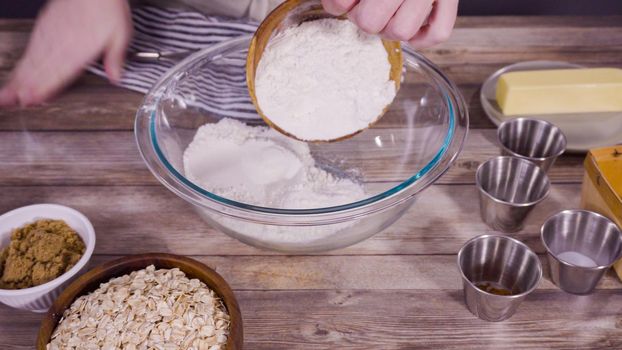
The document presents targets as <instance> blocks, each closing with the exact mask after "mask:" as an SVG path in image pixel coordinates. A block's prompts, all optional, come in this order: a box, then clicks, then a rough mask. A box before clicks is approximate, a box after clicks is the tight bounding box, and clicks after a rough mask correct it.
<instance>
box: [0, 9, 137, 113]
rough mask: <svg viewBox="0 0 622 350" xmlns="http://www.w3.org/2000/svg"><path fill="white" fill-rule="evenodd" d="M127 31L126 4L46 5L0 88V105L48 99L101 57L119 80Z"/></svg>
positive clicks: (128, 18)
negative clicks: (22, 54)
mask: <svg viewBox="0 0 622 350" xmlns="http://www.w3.org/2000/svg"><path fill="white" fill-rule="evenodd" d="M131 27H132V24H131V18H130V10H129V5H128V3H127V1H126V0H107V1H101V2H100V1H84V0H63V1H60V0H57V1H50V2H49V3H48V5H47V6H46V7H45V8H44V10H43V11H42V12H41V15H40V16H39V18H38V19H37V22H36V24H35V27H34V29H33V33H32V36H31V39H30V41H29V43H28V47H27V48H26V52H25V53H24V56H23V57H22V59H21V60H20V61H19V63H18V65H17V67H16V68H15V70H14V71H13V73H12V75H11V78H10V80H9V82H8V83H7V84H6V85H5V87H4V88H2V90H0V105H14V104H21V105H23V106H27V105H32V104H37V103H41V102H43V101H45V100H47V99H49V98H50V97H52V96H53V95H54V94H56V93H57V92H58V91H59V90H60V89H62V88H63V87H64V86H66V85H68V84H69V83H70V82H72V81H73V80H75V79H76V78H77V77H78V75H79V74H80V73H81V72H82V70H83V69H84V67H86V66H87V65H88V64H90V63H91V62H93V61H94V60H96V59H97V58H98V57H100V55H101V54H102V53H104V61H105V66H106V71H107V74H108V75H109V76H110V78H111V80H116V81H118V79H120V77H121V70H122V67H123V59H124V51H125V49H126V47H127V45H128V43H129V39H130V37H131Z"/></svg>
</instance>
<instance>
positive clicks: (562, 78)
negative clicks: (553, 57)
mask: <svg viewBox="0 0 622 350" xmlns="http://www.w3.org/2000/svg"><path fill="white" fill-rule="evenodd" d="M496 97H497V103H498V104H499V106H500V107H501V110H502V111H503V114H505V115H525V114H536V115H537V114H557V113H590V112H617V111H622V69H617V68H575V69H552V70H534V71H518V72H509V73H505V74H502V75H501V76H500V77H499V81H498V82H497V96H496Z"/></svg>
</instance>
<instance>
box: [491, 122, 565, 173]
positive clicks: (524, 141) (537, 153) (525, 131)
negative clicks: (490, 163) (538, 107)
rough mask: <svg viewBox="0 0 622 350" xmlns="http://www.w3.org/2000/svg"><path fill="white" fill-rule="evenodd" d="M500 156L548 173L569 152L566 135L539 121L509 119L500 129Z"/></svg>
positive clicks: (498, 137) (498, 136) (555, 127)
mask: <svg viewBox="0 0 622 350" xmlns="http://www.w3.org/2000/svg"><path fill="white" fill-rule="evenodd" d="M497 140H498V141H499V144H500V146H501V154H502V155H506V156H512V157H517V158H521V159H527V160H529V161H532V162H534V163H535V164H537V165H538V166H539V167H540V168H542V170H544V171H548V170H549V168H550V167H551V166H552V165H553V163H555V160H556V159H557V157H559V156H560V155H562V154H563V153H564V151H565V150H566V136H565V135H564V133H563V132H562V131H561V129H560V128H558V127H557V126H555V125H553V124H551V123H549V122H547V121H544V120H539V119H529V118H516V119H510V120H507V121H505V122H503V123H501V125H499V129H498V130H497Z"/></svg>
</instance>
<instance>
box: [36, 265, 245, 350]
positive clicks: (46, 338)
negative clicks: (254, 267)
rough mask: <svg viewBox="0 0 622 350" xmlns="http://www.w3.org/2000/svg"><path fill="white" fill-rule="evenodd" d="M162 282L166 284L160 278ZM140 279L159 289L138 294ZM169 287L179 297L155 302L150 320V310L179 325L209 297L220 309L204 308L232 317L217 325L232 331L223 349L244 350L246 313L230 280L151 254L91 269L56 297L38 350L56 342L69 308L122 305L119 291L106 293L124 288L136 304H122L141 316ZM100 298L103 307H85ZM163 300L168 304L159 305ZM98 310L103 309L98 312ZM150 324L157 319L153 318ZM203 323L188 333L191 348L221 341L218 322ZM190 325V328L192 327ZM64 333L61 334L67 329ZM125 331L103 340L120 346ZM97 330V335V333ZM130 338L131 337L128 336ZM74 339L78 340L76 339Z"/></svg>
mask: <svg viewBox="0 0 622 350" xmlns="http://www.w3.org/2000/svg"><path fill="white" fill-rule="evenodd" d="M151 266H153V267H151ZM175 268H177V269H179V270H180V271H181V272H177V271H175V270H172V271H163V270H162V269H166V270H171V269H175ZM132 272H135V273H134V274H132V275H130V274H131V273H132ZM182 273H183V274H182ZM126 275H130V276H129V277H128V276H126ZM184 275H185V276H184ZM121 276H124V277H123V278H117V277H121ZM132 276H133V277H132ZM154 276H155V277H154ZM139 277H140V278H139ZM186 277H187V278H186ZM160 278H161V279H162V280H160ZM176 278H178V279H176ZM112 279H115V281H116V282H111V280H112ZM139 279H140V281H138V282H140V283H142V284H144V282H143V280H144V281H146V282H147V284H148V285H149V284H150V283H151V284H152V285H153V286H156V287H154V288H153V289H152V290H150V291H149V293H147V292H145V295H144V296H142V295H141V291H140V290H139V291H138V292H136V290H134V291H132V289H133V288H134V289H136V285H134V283H137V280H139ZM194 279H197V280H199V281H200V282H203V283H204V284H205V286H207V288H209V290H211V291H213V293H211V292H210V291H209V290H208V289H207V288H204V287H205V286H203V285H202V284H200V283H199V282H197V281H195V280H194ZM154 280H155V281H154ZM151 281H153V282H151ZM108 282H110V283H108ZM123 283H128V286H129V288H128V287H126V285H124V284H123ZM129 283H132V284H131V285H129ZM102 284H105V286H106V287H102ZM100 287H101V288H100ZM160 287H162V288H160ZM102 288H104V289H102ZM145 288H146V287H145ZM166 288H169V289H170V290H172V292H173V293H176V294H173V295H172V296H171V295H165V297H166V296H168V297H169V299H162V300H163V301H160V302H158V301H157V300H156V301H155V304H156V305H158V307H157V310H153V311H152V312H153V313H154V314H153V315H151V316H149V314H148V311H145V312H147V317H156V319H157V317H161V318H160V320H161V321H159V323H164V321H165V320H169V321H171V320H172V321H173V323H174V321H175V319H174V318H175V317H176V316H175V315H176V310H177V309H183V310H182V311H183V312H187V311H186V310H188V309H189V307H188V306H187V305H189V304H188V303H194V304H192V305H191V307H192V308H195V307H198V306H197V305H198V304H200V303H207V301H205V299H204V298H207V299H208V300H210V301H211V302H212V303H215V306H214V307H213V308H210V306H209V305H206V304H205V305H206V306H205V307H207V310H210V311H213V310H216V311H213V312H214V315H219V314H218V313H216V312H217V311H221V314H220V315H222V314H223V313H224V314H225V315H228V318H226V320H225V321H223V320H222V319H221V320H217V321H214V322H215V324H216V328H217V327H224V326H222V324H223V323H219V322H221V321H222V322H225V323H228V331H227V334H226V343H224V348H225V349H230V350H232V349H241V348H242V344H243V327H242V315H241V313H240V308H239V306H238V303H237V300H236V299H235V296H234V294H233V291H232V290H231V287H229V285H228V284H227V282H225V280H224V279H223V278H222V277H221V276H220V275H219V274H218V273H216V272H215V271H214V270H212V269H211V268H209V267H207V266H206V265H204V264H202V263H200V262H198V261H196V260H194V259H190V258H187V257H183V256H177V255H171V254H163V253H151V254H140V255H132V256H127V257H124V258H120V259H117V260H113V261H110V262H106V263H104V264H101V265H99V266H97V267H95V268H93V269H92V270H90V271H88V272H87V273H86V274H84V275H82V276H81V277H79V278H78V279H76V280H75V281H74V282H73V283H71V284H70V285H69V286H68V287H67V288H66V289H65V290H64V291H63V292H62V294H61V295H60V296H59V297H58V298H57V299H56V301H55V302H54V304H53V305H52V306H51V307H50V309H49V311H48V313H47V314H46V315H45V317H44V319H43V321H42V323H41V328H40V329H39V335H38V337H37V349H39V350H44V349H47V346H48V344H49V343H50V341H51V340H52V337H53V335H54V333H55V330H56V328H57V327H60V326H59V323H60V321H61V319H63V315H64V314H65V312H66V311H67V310H69V311H68V314H70V315H71V310H74V309H76V308H78V309H79V310H80V311H81V312H84V313H87V312H89V307H90V306H89V305H91V304H92V305H93V306H92V309H95V308H101V307H103V306H101V305H104V303H112V302H114V301H117V299H115V298H117V296H118V295H117V294H118V293H117V294H115V295H114V297H112V298H111V297H110V296H107V295H106V294H110V293H108V291H110V290H114V291H117V292H119V291H120V290H122V291H123V292H124V293H125V296H126V297H127V298H129V299H132V298H133V300H123V301H121V302H120V303H122V305H131V306H132V307H135V308H138V309H139V311H140V312H142V311H143V310H142V309H143V305H150V307H151V308H152V309H153V303H152V300H153V298H154V295H155V297H156V298H157V297H158V296H159V295H160V294H164V292H162V290H167V289H166ZM178 289H179V290H178ZM102 290H103V291H105V293H102V292H101V291H102ZM145 291H146V289H145ZM201 293H203V294H201ZM137 295H138V296H137ZM82 296H85V297H84V298H80V297H82ZM96 296H100V297H103V299H104V300H103V303H101V299H100V304H97V303H90V304H89V305H86V306H85V304H87V301H90V300H91V299H93V298H95V297H96ZM210 296H215V297H214V298H212V299H210ZM78 298H80V301H81V304H79V305H77V306H76V305H73V304H74V301H76V300H77V299H78ZM106 298H107V299H106ZM140 298H143V299H142V300H146V301H147V302H145V303H143V302H142V301H141V299H140ZM182 299H184V301H185V302H186V304H184V307H181V306H180V305H179V304H183V302H182V301H181V300H182ZM167 301H168V305H169V306H170V308H169V307H168V306H167ZM117 302H119V301H117ZM162 302H163V304H159V303H162ZM150 303H151V304H150ZM77 304H78V303H77ZM195 304H196V305H195ZM159 305H163V308H164V309H161V308H160V306H159ZM178 306H180V307H178ZM110 308H111V306H109V309H110ZM124 308H125V309H127V308H128V307H124ZM145 308H147V307H145ZM221 308H222V310H221ZM147 309H148V308H147ZM115 310H116V309H115ZM194 310H195V311H196V310H199V311H200V310H201V309H194ZM203 310H205V309H203ZM96 311H99V310H96ZM138 314H139V313H136V312H132V314H131V316H130V317H128V319H132V320H133V319H134V318H135V317H136V320H138V316H137V315H138ZM203 314H204V313H203V312H195V313H194V314H193V315H194V317H195V318H199V317H198V315H203ZM141 315H142V314H141ZM65 316H67V315H65ZM183 317H188V315H187V314H184V315H183ZM183 317H180V319H184V320H185V318H183ZM75 319H76V318H75V317H73V316H70V317H69V318H66V319H64V320H63V322H72V321H73V320H75ZM215 319H216V317H215ZM151 320H153V318H151ZM195 321H197V320H196V319H193V320H192V321H191V322H188V324H192V326H193V327H194V326H195ZM198 321H201V322H204V321H205V320H204V319H203V318H201V319H200V320H198ZM198 321H197V322H198ZM102 322H103V321H102ZM180 322H181V321H180ZM180 322H178V323H177V325H179V324H180ZM184 322H185V321H184ZM201 322H199V325H198V326H196V327H198V328H197V330H196V331H193V332H190V333H187V335H186V336H185V339H186V340H185V341H187V343H184V345H188V344H190V343H191V342H192V341H201V342H202V341H204V340H199V339H198V338H197V337H199V338H200V337H202V336H203V335H205V336H207V337H208V338H207V339H208V340H209V339H217V338H218V337H217V335H218V331H216V333H214V325H213V324H211V325H210V323H201ZM134 323H136V322H134ZM219 325H220V326H219ZM61 326H62V325H61ZM99 326H100V322H98V323H97V326H92V329H97V328H101V327H99ZM204 326H207V332H210V331H211V332H212V333H206V334H204V333H203V332H204V330H205V327H204ZM180 327H181V326H180ZM188 327H190V326H189V325H188ZM128 328H129V326H128ZM60 329H61V330H62V328H60ZM122 329H123V331H122V332H121V334H118V335H116V336H115V337H111V336H108V337H104V338H106V339H107V340H110V341H112V342H115V341H117V342H118V341H120V340H118V339H121V338H124V336H125V335H124V334H123V332H125V331H126V328H125V327H123V328H122ZM199 329H200V331H199ZM93 332H95V331H94V330H93ZM93 332H90V333H93ZM84 333H89V331H88V330H87V329H84ZM128 333H129V331H128ZM172 333H173V336H174V335H175V333H176V332H175V329H173V331H172ZM163 334H164V333H163ZM190 334H192V338H190V339H189V338H188V337H189V335H190ZM210 334H212V335H213V334H216V335H213V336H212V337H211V338H209V336H210ZM128 336H130V335H129V334H128ZM131 336H134V335H131ZM170 338H171V331H169V332H168V333H167V334H166V335H165V336H163V340H162V341H163V342H164V341H168V340H170ZM218 339H221V341H222V342H224V341H225V340H224V338H218ZM55 341H59V340H58V339H55ZM72 341H75V340H72ZM137 341H138V340H137ZM193 344H196V343H193ZM200 345H201V346H203V345H206V344H205V343H202V344H200ZM188 346H189V345H188ZM50 348H51V349H54V348H62V346H60V347H59V346H58V345H57V346H56V347H54V346H50Z"/></svg>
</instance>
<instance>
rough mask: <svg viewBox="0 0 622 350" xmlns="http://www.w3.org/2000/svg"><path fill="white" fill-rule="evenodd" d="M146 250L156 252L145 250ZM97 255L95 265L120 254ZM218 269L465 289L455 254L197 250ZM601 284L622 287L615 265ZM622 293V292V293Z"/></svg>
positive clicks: (251, 281) (330, 283)
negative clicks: (257, 253) (219, 253)
mask: <svg viewBox="0 0 622 350" xmlns="http://www.w3.org/2000/svg"><path fill="white" fill-rule="evenodd" d="M142 253H152V252H151V251H143V252H142ZM119 257H121V256H117V255H97V256H94V258H93V259H92V261H91V262H90V264H89V265H90V268H93V267H95V266H96V265H99V264H101V263H103V262H106V261H109V260H113V259H117V258H119ZM193 258H194V259H197V260H199V261H200V262H202V263H204V264H206V265H207V266H209V267H211V268H212V269H214V270H216V271H217V272H218V273H219V274H220V275H222V277H223V278H224V279H225V280H227V282H228V283H229V284H230V285H231V288H233V289H235V290H329V289H356V290H400V289H407V290H451V289H456V290H459V289H461V288H462V280H461V278H460V273H459V271H458V269H457V267H456V256H455V255H419V256H417V255H368V256H358V255H354V256H325V255H324V256H280V255H276V256H205V255H201V256H193ZM540 260H541V263H542V266H543V270H544V276H543V279H542V281H541V282H540V284H539V286H538V290H558V288H557V287H556V286H555V285H554V284H553V283H552V282H551V280H550V276H549V267H548V263H547V259H546V257H545V256H543V255H541V256H540ZM597 289H599V290H606V289H614V290H619V291H621V292H622V283H621V282H620V281H619V280H618V278H617V277H616V275H615V274H614V273H613V272H612V271H611V272H609V273H607V274H606V276H605V277H604V278H603V279H602V280H601V282H600V283H599V285H598V287H597ZM621 297H622V296H621Z"/></svg>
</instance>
